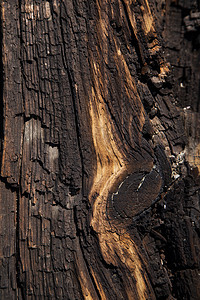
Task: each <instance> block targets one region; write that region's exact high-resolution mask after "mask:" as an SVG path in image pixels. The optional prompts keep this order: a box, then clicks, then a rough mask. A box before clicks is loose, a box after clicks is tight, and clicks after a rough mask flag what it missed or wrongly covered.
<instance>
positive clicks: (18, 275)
mask: <svg viewBox="0 0 200 300" xmlns="http://www.w3.org/2000/svg"><path fill="white" fill-rule="evenodd" d="M18 5H19V31H20V32H19V39H20V59H21V60H22V55H21V51H22V26H21V5H22V2H21V0H19V2H18ZM20 65H21V84H22V61H20ZM22 103H23V107H24V95H23V88H22ZM24 124H25V115H24ZM22 134H23V138H22V145H21V161H20V166H19V168H20V172H19V186H18V190H17V193H16V196H17V197H16V282H17V288H18V291H17V294H18V298H19V292H20V293H21V297H22V300H25V299H26V293H25V286H24V284H23V282H22V280H21V256H20V199H21V195H22V188H21V187H22V184H21V179H22V159H23V144H24V133H22Z"/></svg>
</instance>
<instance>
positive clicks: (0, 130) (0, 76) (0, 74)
mask: <svg viewBox="0 0 200 300" xmlns="http://www.w3.org/2000/svg"><path fill="white" fill-rule="evenodd" d="M2 22H3V20H2V3H1V4H0V173H1V165H2V154H3V140H4V125H3V113H4V112H3V85H4V71H3V24H2Z"/></svg>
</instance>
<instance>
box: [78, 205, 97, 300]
mask: <svg viewBox="0 0 200 300" xmlns="http://www.w3.org/2000/svg"><path fill="white" fill-rule="evenodd" d="M73 215H74V224H75V226H76V235H77V237H78V239H79V245H80V249H81V252H82V255H83V259H84V261H85V264H86V267H87V270H88V274H89V276H90V279H91V282H92V285H93V287H94V289H95V292H96V294H97V296H98V299H102V297H101V294H100V291H99V289H98V287H97V285H96V283H95V280H94V278H93V276H92V273H91V271H90V266H89V263H88V261H87V258H86V257H85V254H84V250H83V246H82V243H81V232H80V229H79V228H78V216H77V209H76V206H74V208H73Z"/></svg>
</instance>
